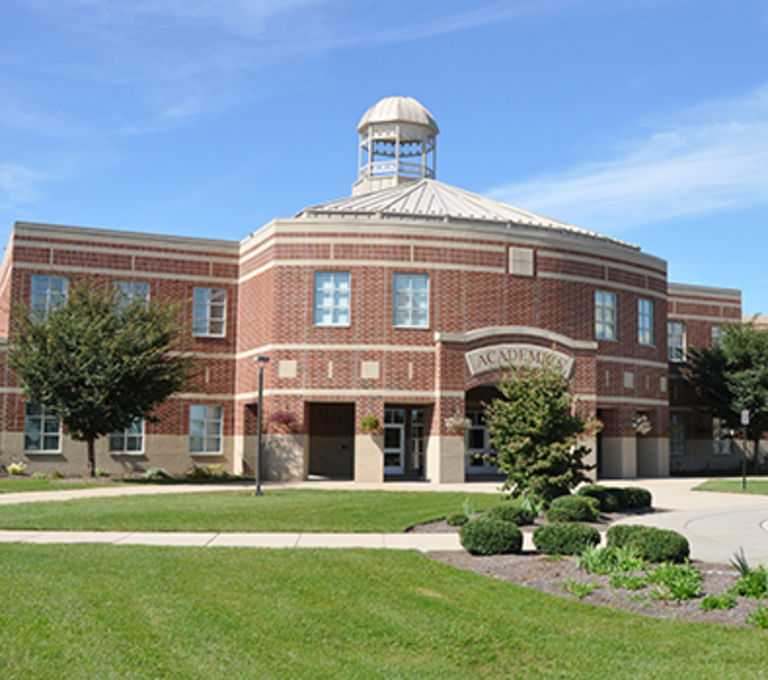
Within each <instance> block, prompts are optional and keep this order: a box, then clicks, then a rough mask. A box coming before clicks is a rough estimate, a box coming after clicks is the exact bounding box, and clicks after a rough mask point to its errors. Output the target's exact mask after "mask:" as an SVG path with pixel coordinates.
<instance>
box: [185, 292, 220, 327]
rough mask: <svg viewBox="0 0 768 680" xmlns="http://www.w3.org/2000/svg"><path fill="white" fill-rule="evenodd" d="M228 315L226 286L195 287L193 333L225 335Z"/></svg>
mask: <svg viewBox="0 0 768 680" xmlns="http://www.w3.org/2000/svg"><path fill="white" fill-rule="evenodd" d="M226 316H227V291H226V290H225V289H224V288H195V293H194V312H193V317H192V334H193V335H213V336H219V337H220V336H223V335H224V329H225V324H226Z"/></svg>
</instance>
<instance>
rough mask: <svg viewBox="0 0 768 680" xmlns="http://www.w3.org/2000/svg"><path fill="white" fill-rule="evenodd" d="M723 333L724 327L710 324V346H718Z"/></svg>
mask: <svg viewBox="0 0 768 680" xmlns="http://www.w3.org/2000/svg"><path fill="white" fill-rule="evenodd" d="M724 335H725V328H723V327H722V326H712V347H718V346H719V345H720V341H721V340H722V339H723V336H724Z"/></svg>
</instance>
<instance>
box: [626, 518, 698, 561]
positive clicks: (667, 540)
mask: <svg viewBox="0 0 768 680" xmlns="http://www.w3.org/2000/svg"><path fill="white" fill-rule="evenodd" d="M625 545H626V546H627V547H630V548H634V549H635V550H636V551H637V554H638V555H639V556H640V557H642V558H643V559H644V560H647V561H648V562H682V561H683V560H685V559H686V558H687V557H688V556H689V555H690V553H691V549H690V546H689V545H688V539H687V538H686V537H685V536H683V535H682V534H679V533H677V532H676V531H670V530H668V529H657V528H656V527H643V528H642V529H641V530H640V531H636V532H635V533H634V534H632V536H630V537H629V538H628V539H627V541H626V543H625Z"/></svg>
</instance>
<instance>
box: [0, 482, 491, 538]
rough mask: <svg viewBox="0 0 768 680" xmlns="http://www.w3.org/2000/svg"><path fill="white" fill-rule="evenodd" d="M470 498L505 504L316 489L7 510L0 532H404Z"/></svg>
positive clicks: (459, 496)
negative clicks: (260, 495)
mask: <svg viewBox="0 0 768 680" xmlns="http://www.w3.org/2000/svg"><path fill="white" fill-rule="evenodd" d="M466 498H469V499H470V503H471V504H472V507H473V509H474V510H484V509H486V508H489V507H491V506H493V505H496V504H498V503H499V502H500V496H499V495H496V494H483V493H475V494H467V493H462V492H456V493H443V492H418V491H410V492H409V491H324V490H317V489H281V490H268V491H265V493H264V496H263V497H261V498H255V497H254V496H253V495H252V491H250V490H247V491H246V490H244V491H231V492H224V491H219V492H210V493H205V492H203V493H194V494H157V495H150V496H115V497H111V498H89V499H78V500H70V501H46V502H43V503H24V504H21V505H6V506H2V507H0V528H2V529H50V530H80V531H101V530H104V531H109V530H111V531H302V532H312V531H337V532H400V531H404V530H405V529H407V528H408V527H409V526H412V525H414V524H419V523H421V522H427V521H430V520H433V519H439V518H441V517H445V516H446V515H449V514H451V513H454V512H456V511H457V510H458V509H460V508H461V506H462V503H463V502H464V500H465V499H466Z"/></svg>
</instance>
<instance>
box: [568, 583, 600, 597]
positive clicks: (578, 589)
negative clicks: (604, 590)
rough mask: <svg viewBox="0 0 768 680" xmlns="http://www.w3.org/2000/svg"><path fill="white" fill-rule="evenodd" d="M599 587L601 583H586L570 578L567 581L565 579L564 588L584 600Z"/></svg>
mask: <svg viewBox="0 0 768 680" xmlns="http://www.w3.org/2000/svg"><path fill="white" fill-rule="evenodd" d="M599 587H600V584H599V583H584V582H582V581H574V580H573V579H570V578H569V579H568V580H567V581H563V590H565V591H566V592H567V593H570V594H571V595H573V596H574V597H577V598H578V599H580V600H583V599H584V598H585V597H586V596H587V595H589V594H590V593H591V592H592V591H593V590H596V589H597V588H599Z"/></svg>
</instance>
